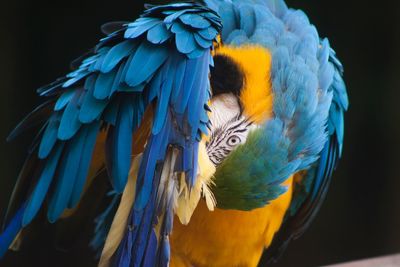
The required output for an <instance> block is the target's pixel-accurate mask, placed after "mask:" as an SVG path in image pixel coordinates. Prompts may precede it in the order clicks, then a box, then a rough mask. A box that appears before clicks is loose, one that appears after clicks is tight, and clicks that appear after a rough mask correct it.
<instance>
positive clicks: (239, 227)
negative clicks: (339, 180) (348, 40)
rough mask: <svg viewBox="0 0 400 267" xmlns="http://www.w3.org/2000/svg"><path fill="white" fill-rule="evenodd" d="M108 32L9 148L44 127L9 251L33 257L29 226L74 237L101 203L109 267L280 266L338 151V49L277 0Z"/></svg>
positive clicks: (225, 5) (96, 240)
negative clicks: (75, 225) (28, 248)
mask: <svg viewBox="0 0 400 267" xmlns="http://www.w3.org/2000/svg"><path fill="white" fill-rule="evenodd" d="M102 29H103V32H104V33H105V34H106V36H105V37H104V38H103V39H101V40H100V42H99V43H98V44H97V45H96V46H95V47H94V48H93V49H92V50H90V51H89V52H88V53H86V54H85V55H83V56H82V57H80V58H78V59H77V60H75V61H74V62H73V63H72V64H71V67H72V72H71V73H69V74H67V75H66V76H64V77H62V78H59V79H57V80H56V81H55V82H53V83H51V84H50V85H48V86H45V87H43V88H40V89H39V90H38V92H39V94H40V95H41V96H44V97H46V98H47V99H48V100H47V101H46V102H45V103H43V104H42V105H40V106H39V107H38V108H36V109H35V110H34V111H33V112H32V113H31V114H29V115H28V116H27V117H26V118H25V119H24V120H23V121H22V122H21V123H20V124H19V125H18V126H17V128H16V129H15V130H14V131H13V132H12V133H11V135H10V137H9V139H13V138H14V137H16V136H17V135H18V134H19V133H21V132H22V131H25V130H26V129H28V128H30V127H31V126H33V125H42V126H41V128H40V130H39V132H38V134H37V137H36V138H35V139H34V142H33V145H32V147H31V149H30V150H29V154H28V157H27V160H26V163H25V165H24V166H23V168H22V170H21V173H20V176H19V178H18V181H17V183H16V187H15V190H14V192H13V195H12V198H11V200H10V204H9V207H8V211H7V215H6V218H5V224H4V228H3V231H2V233H1V235H0V255H3V254H5V253H6V252H7V250H8V249H9V248H10V249H19V248H23V246H24V242H27V240H28V239H29V238H28V237H29V232H30V231H34V229H31V228H33V227H31V223H32V222H33V221H36V222H38V223H39V224H40V223H42V222H43V221H44V220H43V218H44V217H47V220H48V221H50V222H51V223H53V222H56V221H59V222H61V225H60V227H67V229H70V230H67V231H68V235H70V234H72V231H71V229H72V228H68V226H66V225H68V222H69V221H70V220H73V218H78V219H77V220H78V221H79V220H85V219H87V218H86V217H85V216H82V214H85V212H90V213H93V210H96V209H98V208H99V207H102V208H103V211H102V212H101V213H100V214H98V216H97V218H96V220H95V226H94V227H93V228H94V230H93V233H94V237H93V239H92V242H91V243H90V244H88V246H89V245H90V246H91V247H92V248H94V249H96V250H98V252H99V254H98V255H99V266H120V267H124V266H257V264H258V262H259V260H260V258H261V256H262V254H263V252H264V250H265V249H266V253H267V258H268V259H269V260H271V261H272V260H274V259H276V258H277V257H278V256H279V255H280V254H281V253H282V251H283V249H284V248H285V247H286V246H287V244H288V242H289V241H290V240H292V239H294V238H297V237H299V236H300V235H301V234H302V233H303V232H304V230H305V229H306V227H307V226H308V225H309V224H310V222H311V221H312V219H313V218H314V216H315V214H316V212H317V211H318V209H319V207H320V205H321V203H322V201H323V200H324V198H325V195H326V193H327V189H328V186H329V183H330V180H331V175H332V172H333V170H334V169H335V167H336V164H337V162H338V159H339V158H340V157H341V154H342V144H343V134H344V127H343V125H344V118H343V116H344V112H345V111H346V110H347V107H348V99H347V94H346V88H345V85H344V82H343V79H342V73H343V69H342V65H341V64H340V62H339V61H338V59H337V58H336V56H335V52H334V51H333V50H332V49H331V48H330V45H329V42H328V40H327V39H321V38H320V37H319V35H318V33H317V30H316V28H315V27H314V26H313V25H312V24H310V22H309V20H308V18H307V16H306V15H305V14H304V13H303V12H302V11H299V10H294V9H290V8H288V7H287V6H286V4H285V3H284V1H283V0H204V1H202V2H201V3H194V2H186V3H184V2H182V3H171V4H166V5H160V6H153V5H148V6H146V10H145V11H144V13H143V14H142V15H141V16H140V17H139V18H138V19H136V20H135V21H133V22H115V23H108V24H106V25H104V26H103V28H102ZM105 175H106V176H108V178H109V179H108V180H107V181H109V182H105V183H104V184H103V187H104V188H105V189H104V190H97V191H96V190H94V189H93V188H94V187H96V186H98V180H100V179H102V177H103V176H105ZM91 197H95V198H96V199H97V200H96V201H92V200H88V199H90V198H91ZM104 199H108V201H106V202H107V205H106V206H105V205H103V204H102V205H100V204H99V203H100V202H101V203H104V201H103V200H104ZM63 222H64V223H63ZM36 224H37V223H36ZM75 230H78V231H79V229H75ZM30 241H31V242H32V240H30ZM33 242H34V240H33Z"/></svg>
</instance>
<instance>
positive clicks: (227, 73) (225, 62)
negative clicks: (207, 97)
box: [210, 55, 245, 97]
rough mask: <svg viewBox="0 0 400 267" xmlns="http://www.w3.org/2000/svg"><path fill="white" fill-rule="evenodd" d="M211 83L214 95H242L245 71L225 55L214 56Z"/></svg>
mask: <svg viewBox="0 0 400 267" xmlns="http://www.w3.org/2000/svg"><path fill="white" fill-rule="evenodd" d="M210 72H211V77H210V83H211V88H212V93H213V96H217V95H220V94H227V93H231V94H234V95H235V96H238V97H239V96H240V92H241V90H242V89H243V85H244V78H245V76H244V73H243V71H242V69H241V68H240V66H239V65H238V64H236V63H235V62H234V61H233V60H232V59H231V58H230V57H228V56H225V55H216V56H214V67H212V68H211V70H210Z"/></svg>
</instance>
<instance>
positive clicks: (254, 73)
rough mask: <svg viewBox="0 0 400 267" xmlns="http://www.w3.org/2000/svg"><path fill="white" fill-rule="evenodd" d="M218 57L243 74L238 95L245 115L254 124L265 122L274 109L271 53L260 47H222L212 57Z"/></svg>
mask: <svg viewBox="0 0 400 267" xmlns="http://www.w3.org/2000/svg"><path fill="white" fill-rule="evenodd" d="M218 55H222V56H227V57H229V58H230V59H232V61H233V62H235V63H236V64H237V66H238V67H239V68H240V69H241V71H242V73H243V74H244V81H243V87H242V89H241V91H240V95H239V98H240V102H241V105H242V108H243V113H244V115H246V116H247V117H249V118H251V120H252V121H254V122H255V123H257V124H261V123H263V122H265V121H266V120H267V119H268V118H270V117H271V114H272V106H273V93H272V85H271V63H272V56H271V52H270V51H269V50H268V49H266V48H265V47H262V46H259V45H244V46H229V45H221V46H219V47H218V48H217V49H216V50H215V52H214V56H218ZM227 79H229V77H227Z"/></svg>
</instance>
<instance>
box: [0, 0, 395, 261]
mask: <svg viewBox="0 0 400 267" xmlns="http://www.w3.org/2000/svg"><path fill="white" fill-rule="evenodd" d="M287 2H288V5H289V6H291V7H294V8H301V9H303V10H304V11H305V12H306V13H307V14H308V16H309V18H310V20H311V21H312V22H313V23H314V24H315V25H316V26H317V28H318V30H319V33H320V36H321V37H325V36H327V37H329V39H330V42H331V45H332V46H333V47H334V48H335V50H336V51H337V54H338V56H339V58H340V59H341V60H342V62H343V64H344V66H345V80H346V83H347V86H348V92H349V97H350V103H351V106H350V111H349V112H348V114H347V117H346V136H345V146H344V157H343V160H342V161H341V163H340V165H339V168H338V170H337V171H336V172H335V174H334V179H333V182H332V185H331V188H330V191H329V194H328V198H327V201H326V202H325V204H324V205H323V207H322V210H321V212H320V213H319V215H318V216H317V218H316V220H315V221H314V223H313V224H312V226H311V227H310V229H309V230H308V231H307V232H306V233H305V234H304V235H303V236H302V237H301V238H300V239H299V240H297V241H295V242H292V244H291V245H290V246H289V249H288V250H287V251H286V253H285V254H284V256H283V258H282V259H281V261H280V262H279V263H278V264H276V265H273V266H318V265H325V264H331V263H336V262H342V261H349V260H353V259H359V258H364V257H372V256H377V255H383V254H389V253H395V252H400V229H399V226H400V213H399V211H400V195H399V190H400V160H399V151H400V103H399V98H400V77H399V75H400V62H399V60H400V21H399V20H400V19H399V18H400V2H399V1H393V0H392V1H390V0H380V1H370V3H373V4H367V1H363V0H353V1H347V0H336V1H328V0H307V1H306V0H290V1H287ZM142 6H143V2H142V1H137V0H129V1H128V0H113V1H104V0H96V1H95V0H86V1H78V0H70V1H68V2H64V1H57V2H56V1H53V2H52V3H47V2H46V1H43V0H35V1H33V0H19V1H7V2H6V3H5V2H3V3H1V7H0V26H1V27H0V90H1V91H0V92H1V99H0V101H1V104H0V116H1V125H0V148H1V151H0V153H1V155H0V156H1V160H0V169H1V178H0V189H1V190H0V192H1V194H0V214H3V212H4V209H5V206H6V204H7V200H8V198H9V196H10V194H11V190H12V187H13V184H14V182H15V179H16V176H17V173H18V170H19V168H20V167H21V165H22V162H23V158H24V156H25V147H26V146H27V145H28V144H29V142H30V140H31V135H30V134H26V135H24V136H22V138H20V139H18V140H17V141H16V142H13V143H11V144H8V143H6V142H5V138H6V136H7V134H8V132H9V131H10V130H11V129H12V128H13V126H15V125H16V123H17V122H18V120H20V119H21V118H22V117H23V115H24V114H26V113H28V112H29V111H30V110H32V108H33V107H34V106H35V105H36V104H38V103H40V101H42V100H41V99H39V98H38V97H37V96H36V93H35V88H37V87H39V86H40V85H43V84H46V83H48V82H51V81H52V80H53V79H54V78H56V77H58V76H60V75H62V74H64V73H66V72H67V71H68V66H69V65H68V62H70V61H71V60H72V59H74V58H75V57H76V56H77V55H80V54H81V53H82V52H84V51H86V49H88V48H90V47H91V46H93V45H94V44H95V43H96V42H97V40H98V39H99V38H100V37H101V33H100V30H99V25H101V24H102V23H104V22H107V21H112V20H133V19H134V18H136V16H137V15H138V13H139V12H140V11H141V9H142ZM40 240H41V243H38V245H37V246H36V247H35V249H33V248H32V250H31V251H30V252H26V253H22V254H14V253H10V254H8V255H7V257H6V259H5V261H3V262H1V263H0V266H76V267H78V266H90V264H93V261H91V260H90V256H91V255H89V254H88V251H87V250H85V249H83V248H77V249H75V251H74V252H72V253H69V254H68V253H63V252H54V251H48V249H47V248H46V246H45V245H46V244H47V241H46V236H43V237H42V238H41V239H40ZM49 246H51V244H50V245H49Z"/></svg>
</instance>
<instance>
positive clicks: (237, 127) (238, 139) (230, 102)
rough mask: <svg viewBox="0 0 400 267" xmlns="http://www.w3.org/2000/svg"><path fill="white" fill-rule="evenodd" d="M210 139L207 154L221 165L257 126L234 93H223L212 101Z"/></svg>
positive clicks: (215, 163)
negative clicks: (247, 115) (245, 114)
mask: <svg viewBox="0 0 400 267" xmlns="http://www.w3.org/2000/svg"><path fill="white" fill-rule="evenodd" d="M210 108H211V111H212V112H211V114H210V121H211V131H210V140H209V141H208V142H207V143H206V149H207V154H208V156H209V158H210V160H211V161H212V162H213V163H214V165H215V166H217V165H219V164H220V163H221V162H222V161H223V160H224V159H225V158H226V157H227V156H228V155H229V153H230V152H232V151H233V150H234V149H235V148H236V147H237V146H238V145H240V144H244V143H245V142H246V139H247V136H248V134H249V132H250V131H251V130H253V129H255V128H257V126H256V125H255V124H253V122H251V121H250V120H249V119H248V118H246V117H245V116H243V115H242V113H241V110H240V106H239V103H238V99H237V97H236V96H234V95H233V94H221V95H218V96H216V97H214V98H213V99H212V101H211V106H210Z"/></svg>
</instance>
